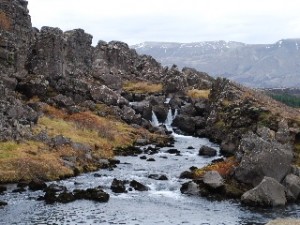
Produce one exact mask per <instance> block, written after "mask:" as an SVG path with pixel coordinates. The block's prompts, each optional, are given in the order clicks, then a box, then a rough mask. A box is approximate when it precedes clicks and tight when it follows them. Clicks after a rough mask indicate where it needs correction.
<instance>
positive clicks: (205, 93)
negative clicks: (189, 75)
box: [187, 89, 210, 99]
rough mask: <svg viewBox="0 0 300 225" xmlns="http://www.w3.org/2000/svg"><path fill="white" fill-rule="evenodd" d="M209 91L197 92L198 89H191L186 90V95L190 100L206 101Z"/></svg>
mask: <svg viewBox="0 0 300 225" xmlns="http://www.w3.org/2000/svg"><path fill="white" fill-rule="evenodd" d="M209 93H210V90H199V89H192V90H188V92H187V95H188V96H189V97H190V98H194V99H197V98H201V99H208V96H209Z"/></svg>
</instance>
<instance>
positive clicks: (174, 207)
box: [0, 124, 300, 225]
mask: <svg viewBox="0 0 300 225" xmlns="http://www.w3.org/2000/svg"><path fill="white" fill-rule="evenodd" d="M167 126H168V124H167ZM169 129H171V128H170V127H169ZM173 135H174V138H175V146H174V147H175V148H176V149H178V150H180V152H181V153H180V155H175V154H169V153H167V152H166V151H167V150H168V148H162V149H160V151H159V153H157V154H154V155H151V156H150V155H146V157H147V158H150V157H151V158H154V159H155V161H146V160H142V159H140V156H138V157H137V156H135V157H134V156H128V157H117V159H119V160H120V161H121V164H119V165H118V166H117V168H115V169H114V170H112V171H110V170H100V171H97V172H94V173H88V174H82V175H80V176H78V177H74V178H70V179H67V180H63V181H57V182H54V183H57V184H60V185H64V186H66V187H68V189H69V190H72V189H75V188H80V189H86V188H90V187H97V186H101V187H102V188H103V189H104V190H105V191H106V192H108V193H109V194H110V200H109V202H107V203H96V202H93V201H87V200H79V201H75V202H72V203H68V204H61V203H57V204H52V205H48V204H45V203H44V202H43V201H37V200H36V199H37V197H38V196H40V195H43V192H41V191H37V192H31V191H27V192H24V193H22V194H18V193H11V191H8V192H7V193H6V194H4V195H2V196H0V198H1V200H3V201H6V202H8V205H7V206H5V207H3V208H0V224H5V225H7V224H18V225H20V224H36V225H42V224H65V225H67V224H68V225H75V224H76V225H77V224H132V225H138V224H145V225H153V224H163V225H169V224H170V225H171V224H172V225H175V224H189V225H191V224H195V225H221V224H224V225H240V224H242V225H252V224H257V225H258V224H265V223H266V222H268V221H269V220H271V219H274V218H278V217H281V218H285V217H294V218H299V217H300V207H299V206H297V205H290V206H288V207H286V208H278V209H264V210H258V209H255V208H248V207H245V206H242V205H241V204H240V203H239V202H238V201H236V200H223V201H216V200H215V201H212V200H207V199H206V198H202V197H200V196H187V195H183V194H181V193H180V187H181V184H182V183H184V182H187V180H182V179H179V175H180V173H181V172H182V171H185V170H189V168H190V167H191V166H197V167H201V166H204V165H206V164H208V163H209V162H211V160H213V159H214V158H205V157H202V156H198V149H199V148H200V147H201V146H202V145H207V146H211V147H213V148H215V149H217V150H219V148H218V146H217V145H215V144H213V143H211V142H209V141H208V140H207V139H204V138H195V137H191V136H183V135H178V134H175V133H173ZM189 146H192V147H194V148H195V149H188V147H189ZM142 155H145V154H142ZM95 174H97V176H96V177H95ZM149 174H159V175H161V174H165V175H166V176H167V177H168V180H164V181H158V180H153V179H150V178H148V175H149ZM114 178H117V179H120V180H133V179H135V180H137V181H139V182H141V183H143V184H145V185H147V186H148V187H149V188H150V190H149V191H145V192H138V191H129V192H128V193H122V194H115V193H112V191H111V190H110V185H111V182H112V180H113V179H114ZM13 188H15V185H10V186H9V189H10V190H12V189H13Z"/></svg>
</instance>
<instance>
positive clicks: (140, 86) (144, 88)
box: [123, 81, 163, 94]
mask: <svg viewBox="0 0 300 225" xmlns="http://www.w3.org/2000/svg"><path fill="white" fill-rule="evenodd" d="M123 89H124V90H125V91H128V92H133V93H139V94H147V93H149V94H153V93H159V92H162V90H163V86H162V84H153V83H149V82H130V81H127V82H125V83H124V85H123Z"/></svg>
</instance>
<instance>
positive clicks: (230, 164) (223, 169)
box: [194, 157, 237, 178]
mask: <svg viewBox="0 0 300 225" xmlns="http://www.w3.org/2000/svg"><path fill="white" fill-rule="evenodd" d="M236 166H237V162H236V160H235V158H234V157H229V158H227V159H226V160H225V161H223V162H216V163H212V164H209V165H207V166H205V167H203V168H200V169H197V170H195V171H194V176H195V178H200V177H202V176H203V175H204V174H205V173H206V172H208V171H217V172H219V174H220V175H221V176H222V177H224V178H225V177H227V176H228V175H230V174H231V172H232V171H233V169H234V168H235V167H236Z"/></svg>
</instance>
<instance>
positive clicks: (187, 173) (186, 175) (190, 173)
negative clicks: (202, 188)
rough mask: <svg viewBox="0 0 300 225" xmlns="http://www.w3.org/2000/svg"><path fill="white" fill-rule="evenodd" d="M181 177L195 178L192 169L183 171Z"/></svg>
mask: <svg viewBox="0 0 300 225" xmlns="http://www.w3.org/2000/svg"><path fill="white" fill-rule="evenodd" d="M179 178H180V179H193V178H194V175H193V173H192V172H190V171H183V172H182V173H181V174H180V176H179Z"/></svg>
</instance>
